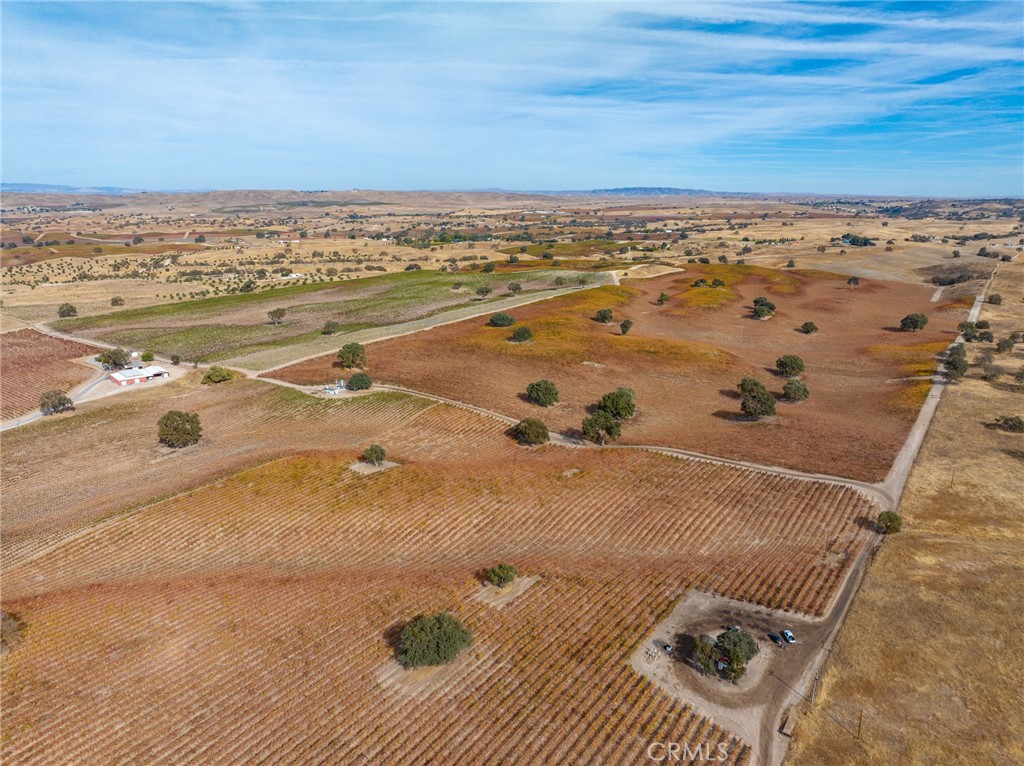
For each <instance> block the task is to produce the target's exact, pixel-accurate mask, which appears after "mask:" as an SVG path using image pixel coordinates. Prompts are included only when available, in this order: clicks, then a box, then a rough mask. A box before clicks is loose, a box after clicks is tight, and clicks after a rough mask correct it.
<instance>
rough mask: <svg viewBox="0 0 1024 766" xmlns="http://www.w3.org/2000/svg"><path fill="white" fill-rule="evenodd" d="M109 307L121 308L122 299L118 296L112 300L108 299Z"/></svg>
mask: <svg viewBox="0 0 1024 766" xmlns="http://www.w3.org/2000/svg"><path fill="white" fill-rule="evenodd" d="M110 305H111V306H123V305H124V298H122V297H121V296H120V295H115V296H114V297H113V298H111V299H110Z"/></svg>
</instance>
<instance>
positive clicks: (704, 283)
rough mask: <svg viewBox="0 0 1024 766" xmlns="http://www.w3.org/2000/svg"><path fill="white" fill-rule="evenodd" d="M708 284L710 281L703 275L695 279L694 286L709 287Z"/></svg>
mask: <svg viewBox="0 0 1024 766" xmlns="http://www.w3.org/2000/svg"><path fill="white" fill-rule="evenodd" d="M707 286H708V281H707V279H705V278H704V277H701V278H700V279H698V280H696V281H694V283H693V287H707Z"/></svg>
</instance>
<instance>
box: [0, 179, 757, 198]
mask: <svg viewBox="0 0 1024 766" xmlns="http://www.w3.org/2000/svg"><path fill="white" fill-rule="evenodd" d="M208 191H215V190H213V189H176V190H168V189H129V188H126V187H123V186H70V185H66V184H30V183H7V182H3V183H0V192H6V193H8V194H102V195H108V196H113V197H124V196H128V195H131V194H147V193H154V194H186V193H192V194H194V193H199V192H208ZM423 191H429V190H423ZM448 191H451V192H466V191H470V192H486V193H490V194H530V195H532V194H544V195H551V196H559V197H744V196H760V195H755V194H754V193H752V192H716V191H708V190H707V189H679V188H676V187H674V186H623V187H620V188H616V189H577V190H565V191H551V190H531V191H527V190H518V189H516V190H513V189H500V188H489V189H471V190H456V189H452V190H448ZM303 193H305V194H316V193H319V192H303Z"/></svg>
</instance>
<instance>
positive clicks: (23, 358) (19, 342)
mask: <svg viewBox="0 0 1024 766" xmlns="http://www.w3.org/2000/svg"><path fill="white" fill-rule="evenodd" d="M100 350H101V349H99V348H97V347H96V346H88V345H86V344H84V343H76V342H74V341H71V340H64V339H63V338H54V337H53V336H51V335H44V334H43V333H41V332H39V331H38V330H29V329H26V330H16V331H14V332H5V333H0V419H4V420H6V419H7V418H13V417H17V416H18V415H24V414H26V413H28V412H32V411H33V410H35V409H38V407H39V397H40V396H42V394H43V392H44V391H49V390H51V389H54V388H60V389H62V390H64V391H70V390H71V389H72V388H74V387H75V386H77V385H78V384H80V383H84V382H85V381H86V380H88V379H89V378H90V377H92V376H93V375H94V374H95V373H96V370H95V369H92V368H90V367H88V366H86V365H81V364H75V363H74V362H72V361H70V360H72V359H77V358H78V357H80V356H88V355H89V354H97V353H99V352H100Z"/></svg>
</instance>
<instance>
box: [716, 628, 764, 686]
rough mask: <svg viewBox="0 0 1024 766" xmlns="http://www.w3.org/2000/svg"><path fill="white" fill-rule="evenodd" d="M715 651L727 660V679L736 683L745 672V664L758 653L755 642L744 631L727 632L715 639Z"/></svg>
mask: <svg viewBox="0 0 1024 766" xmlns="http://www.w3.org/2000/svg"><path fill="white" fill-rule="evenodd" d="M715 649H716V650H717V651H718V652H720V653H721V655H724V656H725V658H726V659H727V660H728V662H729V664H728V670H727V671H726V672H727V673H728V675H729V678H730V679H732V680H733V681H738V680H739V679H740V678H741V677H742V676H743V674H744V673H745V672H746V670H747V663H748V662H750V660H752V659H753V658H754V657H755V655H757V653H758V651H760V649H759V647H758V645H757V641H756V640H754V637H753V636H752V635H750V634H749V633H747V632H746V631H745V630H727V631H725V632H723V633H720V634H719V635H718V637H717V638H716V639H715Z"/></svg>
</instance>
